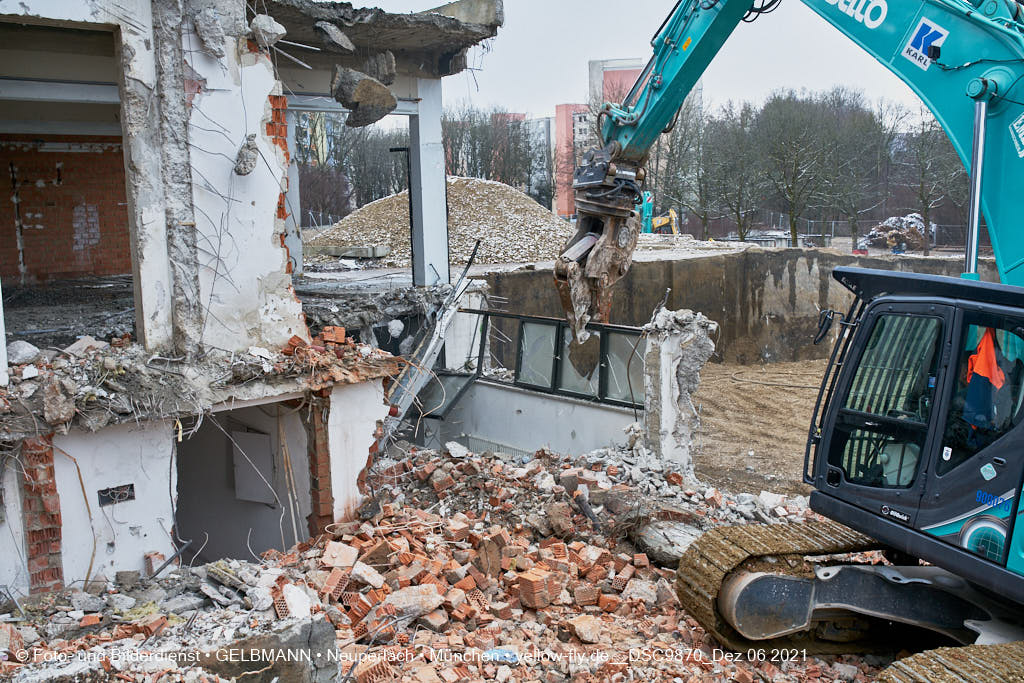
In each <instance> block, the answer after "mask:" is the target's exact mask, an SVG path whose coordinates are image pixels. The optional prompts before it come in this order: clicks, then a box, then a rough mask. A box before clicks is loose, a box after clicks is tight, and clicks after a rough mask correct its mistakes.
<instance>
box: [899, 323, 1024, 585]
mask: <svg viewBox="0 0 1024 683" xmlns="http://www.w3.org/2000/svg"><path fill="white" fill-rule="evenodd" d="M957 322H958V324H957V331H956V334H955V336H954V343H953V349H954V359H953V361H952V362H951V363H950V369H951V373H950V377H949V381H948V383H947V386H946V387H945V389H944V392H943V393H944V401H943V406H942V415H941V416H940V418H941V419H940V421H939V425H938V427H939V428H938V430H937V431H938V436H939V441H938V443H937V444H936V449H935V452H934V453H932V464H931V466H930V467H929V472H928V475H927V482H926V488H925V493H924V496H923V498H922V499H921V504H920V510H919V513H918V520H917V525H918V527H919V528H920V529H921V530H922V531H924V532H925V533H928V534H931V535H932V536H936V537H938V538H940V539H942V540H944V541H946V542H947V543H950V544H953V545H957V546H960V547H962V548H965V549H967V550H969V551H970V552H972V553H974V554H976V555H979V556H981V557H983V558H985V559H987V560H990V561H992V562H994V563H996V564H999V565H1004V566H1005V565H1009V567H1010V568H1011V569H1013V570H1014V571H1017V572H1018V573H1024V553H1022V549H1021V548H1020V547H1017V550H1016V556H1012V554H1011V544H1010V543H1009V542H1008V539H1010V538H1012V537H1014V536H1015V534H1014V532H1015V531H1016V536H1018V537H1019V536H1021V533H1022V532H1024V524H1015V521H1016V519H1017V510H1018V503H1019V501H1020V495H1021V491H1020V489H1021V476H1022V473H1024V431H1022V427H1021V422H1022V418H1024V391H1022V385H1024V315H1022V314H1021V312H1020V311H1016V310H1012V309H1003V308H1000V307H987V310H986V307H975V308H972V310H964V311H962V312H961V313H960V314H959V316H958V321H957ZM1015 527H1017V528H1015ZM1018 540H1019V539H1018ZM1020 545H1021V544H1019V543H1018V544H1017V546H1020Z"/></svg>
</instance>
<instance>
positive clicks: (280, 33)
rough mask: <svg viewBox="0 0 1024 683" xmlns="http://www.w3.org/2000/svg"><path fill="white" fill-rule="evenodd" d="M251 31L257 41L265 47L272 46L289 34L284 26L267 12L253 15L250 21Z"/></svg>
mask: <svg viewBox="0 0 1024 683" xmlns="http://www.w3.org/2000/svg"><path fill="white" fill-rule="evenodd" d="M249 31H250V32H251V33H252V37H253V38H254V39H255V40H256V42H257V43H259V44H260V45H262V46H263V47H270V46H271V45H273V44H274V43H276V42H277V41H279V40H281V39H282V38H284V37H285V36H286V35H287V34H288V32H287V31H286V30H285V28H284V26H282V25H281V24H279V23H277V22H276V21H275V20H274V17H272V16H270V15H267V14H257V15H256V16H255V17H253V18H252V21H251V22H250V23H249Z"/></svg>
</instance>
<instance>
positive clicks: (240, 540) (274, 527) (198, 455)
mask: <svg viewBox="0 0 1024 683" xmlns="http://www.w3.org/2000/svg"><path fill="white" fill-rule="evenodd" d="M279 411H280V415H281V417H280V419H281V421H282V425H283V428H284V435H285V443H286V444H287V446H288V455H290V456H291V471H292V474H293V475H294V478H295V479H294V481H295V494H296V496H295V497H296V500H297V504H298V511H297V514H296V516H295V519H294V526H293V520H292V516H291V514H290V513H289V511H288V486H287V481H286V474H285V466H284V451H283V449H282V448H281V447H280V443H281V440H280V438H279V436H278V412H279ZM300 412H301V411H300ZM214 420H215V421H216V422H217V424H219V425H220V427H222V428H223V431H222V429H220V428H218V427H217V424H214V423H213V421H214ZM238 430H242V431H246V430H254V431H257V432H262V433H264V434H268V435H269V436H270V444H271V447H272V455H273V466H272V467H271V468H264V469H262V470H261V474H262V475H263V477H264V478H265V479H266V481H267V482H269V483H270V484H271V485H272V486H273V488H274V496H275V498H276V501H275V502H273V503H267V504H264V503H256V502H252V501H247V500H239V499H237V498H236V491H235V476H234V449H233V444H232V442H231V441H230V440H229V438H228V436H227V435H226V434H225V433H224V432H225V431H227V432H229V433H230V432H232V431H238ZM243 450H244V449H243ZM247 455H250V458H251V459H252V460H253V462H254V463H258V462H259V458H258V456H257V454H255V453H253V454H248V453H247ZM178 475H179V479H178V487H177V491H178V526H179V529H180V536H181V537H182V538H183V539H191V540H192V541H193V547H192V549H191V550H192V551H199V550H200V548H201V547H202V546H203V544H204V542H205V543H206V546H205V548H202V552H201V558H204V559H209V560H213V559H219V558H222V557H236V558H251V557H252V555H251V554H250V552H249V548H252V550H253V552H256V553H261V552H263V551H265V550H268V549H269V548H277V549H278V550H286V549H287V548H288V547H291V545H292V544H294V543H296V542H298V541H303V540H305V539H306V537H307V536H308V531H307V524H306V517H307V516H308V515H309V513H310V497H309V455H308V453H307V451H306V430H305V428H304V427H303V425H302V418H301V416H300V414H299V413H297V412H293V409H291V408H288V407H286V406H280V405H273V404H271V405H265V406H253V407H250V408H240V409H237V410H231V411H224V412H220V413H216V414H214V415H212V416H207V417H206V418H205V419H204V424H203V425H202V426H201V427H200V429H199V431H198V432H197V433H196V434H195V435H194V436H193V437H191V438H190V439H188V440H186V441H185V442H183V443H182V444H181V445H180V446H179V448H178ZM294 529H298V537H297V538H296V536H295V534H294ZM207 535H209V536H208V539H209V540H205V539H207ZM282 535H283V536H284V543H283V545H282V541H281V538H282ZM247 539H248V540H247Z"/></svg>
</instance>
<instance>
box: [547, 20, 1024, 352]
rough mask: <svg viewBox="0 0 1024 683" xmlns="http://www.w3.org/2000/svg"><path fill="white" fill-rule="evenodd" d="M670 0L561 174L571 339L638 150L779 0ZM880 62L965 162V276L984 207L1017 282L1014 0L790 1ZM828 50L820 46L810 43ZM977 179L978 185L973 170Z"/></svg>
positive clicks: (619, 268)
mask: <svg viewBox="0 0 1024 683" xmlns="http://www.w3.org/2000/svg"><path fill="white" fill-rule="evenodd" d="M759 1H760V2H762V3H763V4H760V5H755V6H753V7H752V6H751V4H750V0H679V2H678V3H677V4H676V6H675V8H674V9H673V10H672V12H671V13H670V14H669V16H668V18H667V19H666V20H665V22H664V23H663V24H662V26H661V28H659V29H658V31H657V33H656V34H655V35H654V38H653V40H652V41H651V45H652V47H653V48H654V54H653V57H652V58H651V60H650V62H649V63H648V64H647V66H646V67H645V69H644V71H643V72H642V73H641V76H640V78H639V79H638V80H637V82H636V84H635V85H634V86H633V88H632V90H631V91H630V93H629V94H628V95H627V97H626V98H625V100H624V101H623V102H621V103H608V104H605V105H604V106H603V107H602V109H601V111H600V114H599V119H600V120H599V128H600V135H601V141H600V145H599V146H598V147H597V148H595V149H592V150H590V151H588V152H587V153H586V154H585V155H584V156H583V159H582V161H581V162H580V164H579V166H578V167H577V169H576V172H575V174H574V177H573V189H574V191H575V195H576V212H577V232H576V234H575V235H574V236H573V237H572V239H570V240H569V242H568V243H567V245H566V248H565V250H564V251H563V253H562V254H561V255H560V256H559V258H558V260H557V261H556V263H555V269H554V274H555V281H556V285H557V287H558V290H559V294H560V297H561V300H562V305H563V308H564V309H565V311H566V315H567V317H568V319H569V322H570V324H571V325H572V327H573V331H574V333H575V335H576V339H577V341H580V342H582V341H584V340H585V339H586V337H587V333H586V324H587V323H588V322H590V321H595V322H596V321H607V320H608V315H609V312H610V308H611V287H612V286H613V285H614V284H615V282H617V281H618V280H619V279H620V278H622V277H623V276H624V275H625V274H626V272H627V271H628V270H629V266H630V264H631V262H632V253H633V250H634V249H635V247H636V243H637V235H638V233H639V232H640V223H639V220H638V218H637V214H636V205H637V204H638V203H639V201H640V198H641V196H642V193H643V188H644V179H645V175H646V171H645V168H644V166H645V164H646V163H647V156H648V152H649V151H650V149H651V147H652V146H653V145H654V143H655V142H656V141H657V139H658V136H659V135H661V133H662V132H663V131H665V130H666V129H671V126H672V125H673V122H674V119H675V117H676V116H677V115H678V111H679V109H680V107H681V106H682V104H683V101H684V100H685V99H686V97H687V95H688V94H689V93H690V91H691V90H692V89H693V87H694V85H695V84H696V83H697V81H698V80H699V79H700V77H701V76H702V74H703V73H704V70H705V69H706V68H707V66H708V64H709V63H710V62H711V60H712V59H713V58H714V57H715V55H716V54H717V53H718V51H719V50H720V49H721V47H722V45H723V44H724V43H725V41H726V40H727V39H728V38H729V36H730V35H731V34H732V32H733V31H734V30H735V29H736V27H737V26H738V25H739V24H740V22H742V21H744V20H746V21H752V20H754V19H756V18H757V17H758V16H759V15H760V14H766V13H768V12H770V11H772V10H773V9H775V7H776V6H777V5H778V3H779V0H759ZM801 1H802V2H803V3H804V4H806V5H807V6H808V7H810V8H811V9H812V10H814V12H816V13H817V14H818V15H819V16H821V17H822V18H823V19H824V20H825V21H827V22H828V23H830V24H831V25H832V26H833V27H835V28H836V29H837V30H838V31H839V32H840V33H842V34H843V35H845V36H846V37H847V38H849V39H850V40H852V41H854V42H855V43H856V44H857V45H859V46H860V47H861V48H863V49H864V50H865V51H867V52H868V53H869V54H871V55H872V56H873V57H874V58H875V59H877V60H878V61H879V62H881V63H882V64H884V65H885V66H886V67H888V68H889V69H890V70H891V71H892V72H893V73H894V74H896V75H897V76H898V77H899V78H900V79H902V80H903V81H904V82H905V83H906V84H907V85H908V86H910V88H911V89H912V90H913V91H914V92H915V93H917V95H918V96H919V97H920V98H921V100H922V101H923V102H924V103H925V105H927V107H928V108H929V109H930V110H931V111H932V113H933V114H934V115H935V118H936V119H937V120H938V121H939V123H940V124H941V125H942V127H943V128H944V129H945V131H946V134H947V135H948V136H949V138H950V140H951V141H952V143H953V147H954V148H955V149H956V151H957V153H958V154H959V155H960V158H961V160H962V161H963V162H964V164H965V166H967V167H968V168H970V169H971V171H972V172H971V182H972V188H971V189H972V194H971V220H970V226H969V227H970V228H971V234H969V235H968V249H967V256H966V259H965V261H966V265H965V269H964V270H965V275H966V276H968V277H975V278H976V275H975V273H976V264H977V234H978V231H977V226H978V225H979V223H980V216H981V213H982V211H983V212H984V215H985V217H986V219H987V226H988V230H989V235H990V237H991V241H992V246H993V248H994V251H995V257H996V263H997V266H998V269H999V274H1000V276H1001V278H1002V280H1003V282H1004V283H1005V284H1012V285H1017V286H1024V230H1019V229H1018V228H1017V226H1018V224H1019V223H1020V221H1021V218H1020V216H1019V215H1018V214H1019V208H1018V200H1017V196H1018V193H1019V192H1020V188H1022V187H1024V83H1022V81H1024V7H1022V6H1021V4H1019V3H1018V2H1015V1H1014V0H971V1H967V0H919V1H913V0H801ZM822 59H823V60H826V61H827V60H828V59H829V57H828V55H823V56H822ZM983 178H984V184H982V179H983Z"/></svg>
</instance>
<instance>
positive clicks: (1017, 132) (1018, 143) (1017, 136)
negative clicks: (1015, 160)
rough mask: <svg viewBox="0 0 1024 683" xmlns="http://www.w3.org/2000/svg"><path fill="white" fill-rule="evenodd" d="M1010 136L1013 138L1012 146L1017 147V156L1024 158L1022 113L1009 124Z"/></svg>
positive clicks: (1023, 121)
mask: <svg viewBox="0 0 1024 683" xmlns="http://www.w3.org/2000/svg"><path fill="white" fill-rule="evenodd" d="M1010 137H1011V138H1012V139H1013V146H1014V147H1016V148H1017V156H1018V157H1020V158H1021V159H1024V114H1021V115H1020V116H1018V117H1017V119H1016V120H1015V121H1014V122H1013V123H1011V124H1010Z"/></svg>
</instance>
